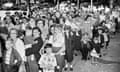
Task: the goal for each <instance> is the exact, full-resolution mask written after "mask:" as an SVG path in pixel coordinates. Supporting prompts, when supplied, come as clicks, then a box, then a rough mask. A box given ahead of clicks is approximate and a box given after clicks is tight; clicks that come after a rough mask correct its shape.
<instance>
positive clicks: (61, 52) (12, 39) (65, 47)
mask: <svg viewBox="0 0 120 72" xmlns="http://www.w3.org/2000/svg"><path fill="white" fill-rule="evenodd" d="M119 31H120V14H119V7H116V8H114V9H110V8H108V7H107V6H105V7H104V6H98V7H96V6H95V7H93V8H92V9H91V8H89V6H88V7H84V6H81V7H80V8H78V7H77V6H76V5H75V4H74V3H70V2H62V3H61V4H60V5H59V6H58V5H57V6H55V7H50V8H43V9H41V8H40V7H39V6H36V5H34V6H32V7H31V12H30V14H29V15H28V14H27V13H26V12H15V13H14V14H12V15H11V13H10V12H6V16H5V17H4V18H2V17H1V19H0V65H1V71H2V72H40V71H41V72H62V71H63V69H64V70H68V68H69V69H70V70H71V71H72V70H73V65H72V64H73V63H72V62H73V60H74V55H75V56H77V55H78V52H80V53H81V56H82V58H81V60H84V61H87V60H92V63H95V62H96V61H97V60H96V59H97V58H100V57H102V53H101V49H108V46H109V42H110V38H111V37H110V36H114V35H115V34H116V32H119Z"/></svg>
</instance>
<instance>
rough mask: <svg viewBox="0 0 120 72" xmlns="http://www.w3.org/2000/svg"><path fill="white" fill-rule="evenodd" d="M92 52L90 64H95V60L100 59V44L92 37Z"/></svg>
mask: <svg viewBox="0 0 120 72" xmlns="http://www.w3.org/2000/svg"><path fill="white" fill-rule="evenodd" d="M92 48H93V49H92V51H91V53H90V55H91V56H92V63H94V64H96V63H97V58H99V57H100V44H99V42H98V38H97V37H94V38H93V42H92Z"/></svg>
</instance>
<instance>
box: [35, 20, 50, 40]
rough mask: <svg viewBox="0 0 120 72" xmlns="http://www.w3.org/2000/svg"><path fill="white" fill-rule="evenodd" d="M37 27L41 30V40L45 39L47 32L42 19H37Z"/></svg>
mask: <svg viewBox="0 0 120 72" xmlns="http://www.w3.org/2000/svg"><path fill="white" fill-rule="evenodd" d="M37 27H38V28H39V29H40V30H41V31H42V34H41V36H42V39H43V41H45V40H46V38H47V34H48V26H47V24H45V21H44V20H41V19H39V20H37Z"/></svg>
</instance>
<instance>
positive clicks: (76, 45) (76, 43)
mask: <svg viewBox="0 0 120 72" xmlns="http://www.w3.org/2000/svg"><path fill="white" fill-rule="evenodd" d="M78 34H79V36H77V35H76V33H75V32H74V35H73V37H72V38H73V45H74V50H76V51H81V44H80V41H81V38H82V37H81V36H82V35H81V34H82V33H81V31H79V32H78Z"/></svg>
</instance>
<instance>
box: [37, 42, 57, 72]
mask: <svg viewBox="0 0 120 72" xmlns="http://www.w3.org/2000/svg"><path fill="white" fill-rule="evenodd" d="M45 51H46V53H45V54H43V55H42V56H41V58H40V60H39V64H40V67H41V68H43V72H55V66H57V62H56V58H55V55H54V54H53V53H52V45H51V44H46V46H45Z"/></svg>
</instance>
